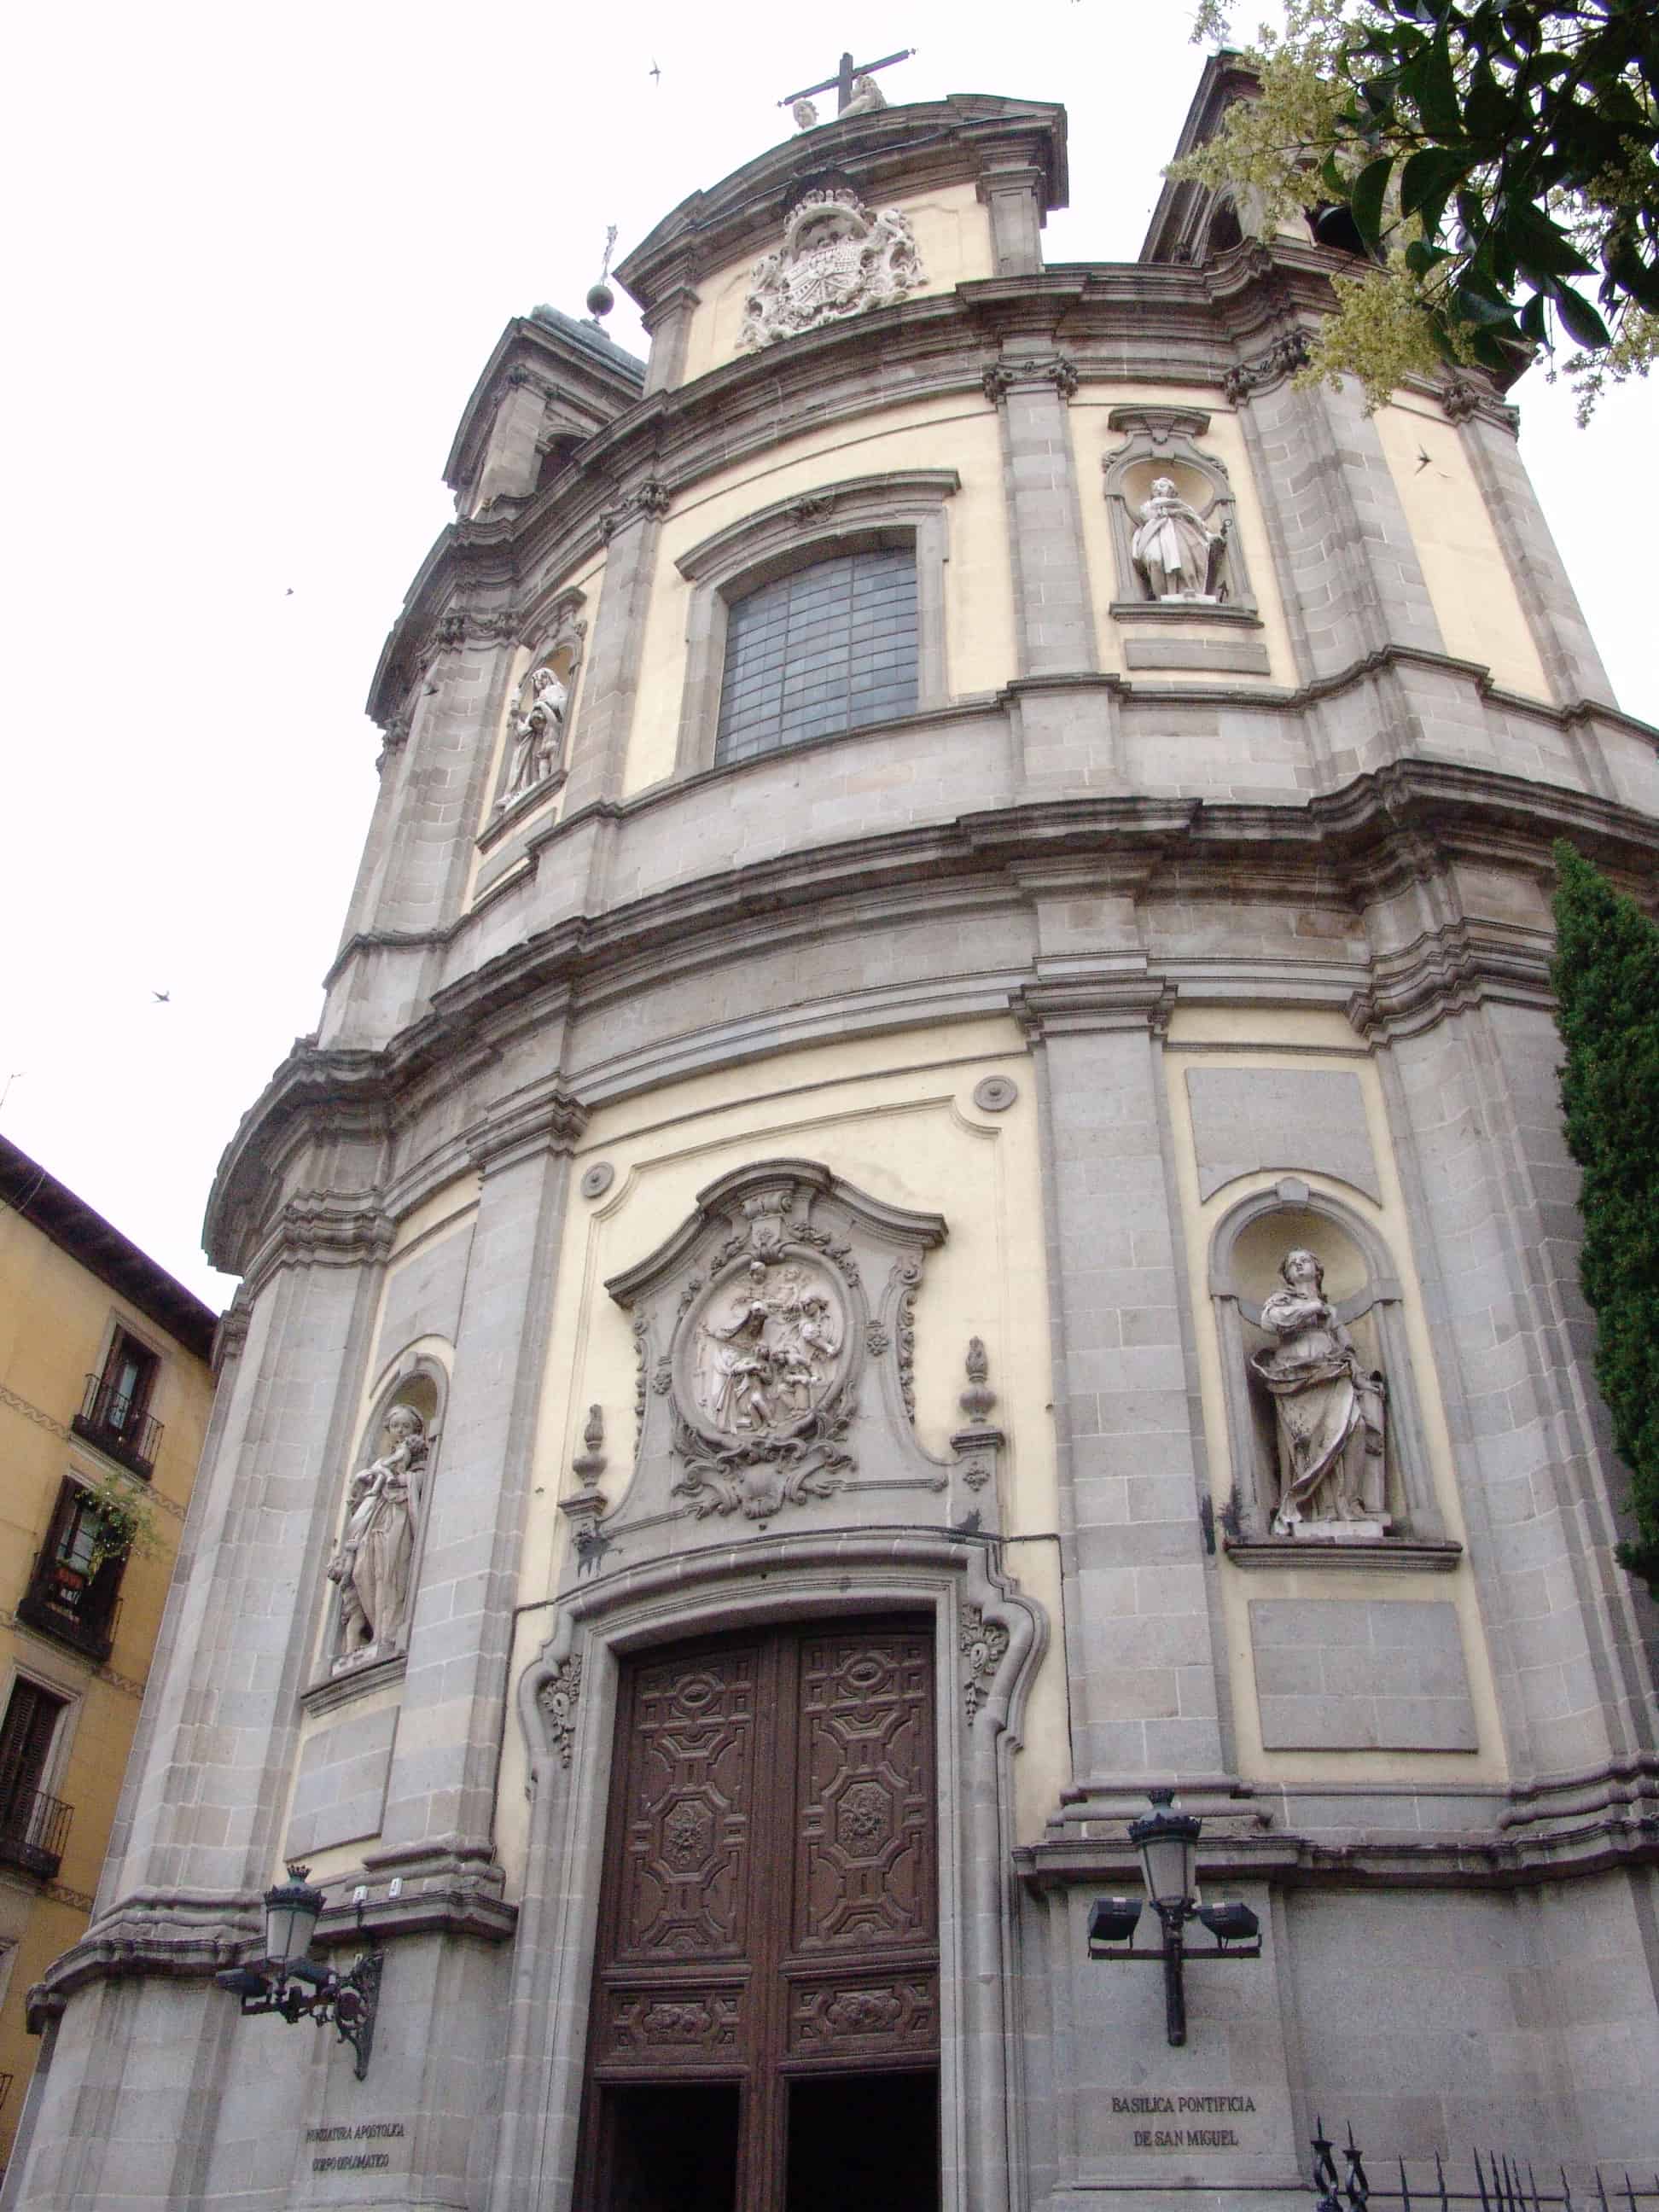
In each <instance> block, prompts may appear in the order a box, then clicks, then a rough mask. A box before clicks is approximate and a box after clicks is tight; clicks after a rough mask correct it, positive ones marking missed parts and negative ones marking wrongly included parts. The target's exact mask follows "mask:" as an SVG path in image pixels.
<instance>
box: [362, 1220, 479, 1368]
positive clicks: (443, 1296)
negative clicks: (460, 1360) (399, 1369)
mask: <svg viewBox="0 0 1659 2212" xmlns="http://www.w3.org/2000/svg"><path fill="white" fill-rule="evenodd" d="M471 1249H472V1230H471V1224H470V1223H469V1224H468V1225H466V1226H465V1227H464V1228H462V1229H459V1230H457V1231H454V1232H453V1234H451V1235H449V1236H447V1237H440V1238H439V1239H438V1240H437V1242H436V1243H432V1244H428V1245H427V1246H426V1247H425V1248H424V1249H422V1250H421V1251H419V1252H416V1254H415V1255H414V1256H413V1257H412V1258H410V1259H408V1260H403V1261H393V1262H392V1267H391V1269H390V1271H389V1272H388V1274H387V1277H386V1304H385V1307H384V1309H383V1311H382V1315H381V1320H380V1355H379V1356H380V1358H381V1359H383V1360H385V1359H388V1358H391V1357H392V1354H393V1353H394V1352H400V1351H402V1349H403V1347H404V1345H406V1344H412V1343H413V1342H414V1341H415V1340H416V1337H420V1336H441V1337H445V1338H447V1340H449V1341H450V1342H451V1343H452V1344H453V1342H454V1340H455V1333H456V1330H457V1329H458V1328H459V1324H460V1314H461V1293H462V1291H463V1290H464V1289H465V1286H466V1262H467V1256H468V1255H469V1253H470V1252H471Z"/></svg>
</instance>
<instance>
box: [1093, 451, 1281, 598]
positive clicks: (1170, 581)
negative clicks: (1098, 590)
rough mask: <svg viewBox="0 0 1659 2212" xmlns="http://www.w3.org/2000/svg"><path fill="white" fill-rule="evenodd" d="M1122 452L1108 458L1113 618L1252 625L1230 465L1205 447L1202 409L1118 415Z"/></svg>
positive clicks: (1104, 462)
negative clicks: (1235, 621) (1232, 621)
mask: <svg viewBox="0 0 1659 2212" xmlns="http://www.w3.org/2000/svg"><path fill="white" fill-rule="evenodd" d="M1107 422H1108V424H1109V428H1112V429H1113V430H1120V431H1122V432H1123V433H1124V434H1125V435H1124V441H1123V443H1122V444H1121V445H1120V446H1118V447H1115V448H1114V449H1113V451H1112V452H1110V453H1108V454H1106V455H1105V457H1104V458H1103V460H1102V462H1101V468H1102V470H1103V472H1104V477H1105V486H1104V489H1105V498H1106V504H1107V507H1108V509H1109V513H1110V516H1111V526H1112V546H1113V551H1114V555H1115V562H1116V569H1117V592H1116V597H1115V601H1114V603H1113V606H1112V612H1113V613H1114V614H1115V615H1117V616H1120V617H1121V616H1125V615H1146V614H1149V613H1152V612H1156V613H1158V614H1159V615H1162V616H1165V617H1173V618H1175V619H1177V620H1179V619H1181V618H1182V617H1186V618H1187V619H1189V620H1190V619H1194V618H1203V617H1209V618H1211V619H1214V618H1216V617H1231V618H1234V619H1237V618H1239V617H1243V618H1244V619H1245V620H1247V621H1249V620H1251V619H1253V618H1254V616H1255V602H1254V599H1253V598H1252V595H1251V592H1250V586H1249V576H1248V574H1246V571H1245V566H1244V554H1243V546H1242V545H1241V544H1240V542H1239V536H1238V523H1237V501H1236V499H1235V497H1234V494H1233V489H1232V485H1231V482H1230V480H1229V477H1228V474H1227V470H1226V467H1225V464H1224V463H1223V462H1222V461H1221V460H1220V459H1218V457H1217V456H1216V455H1215V454H1214V453H1211V452H1209V451H1207V450H1206V449H1205V448H1204V447H1201V446H1200V443H1199V441H1200V439H1202V438H1203V436H1204V435H1205V433H1206V431H1207V430H1208V428H1209V427H1210V418H1209V416H1207V415H1206V414H1204V413H1203V412H1201V411H1200V410H1199V409H1196V408H1187V407H1114V408H1113V409H1112V410H1111V413H1110V414H1109V416H1108V417H1107Z"/></svg>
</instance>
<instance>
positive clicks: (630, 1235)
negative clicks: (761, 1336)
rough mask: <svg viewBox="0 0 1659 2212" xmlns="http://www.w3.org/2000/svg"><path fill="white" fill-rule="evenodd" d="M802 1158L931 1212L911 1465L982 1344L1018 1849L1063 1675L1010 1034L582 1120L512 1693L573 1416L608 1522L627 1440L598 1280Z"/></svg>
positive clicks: (874, 1042)
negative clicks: (935, 1244)
mask: <svg viewBox="0 0 1659 2212" xmlns="http://www.w3.org/2000/svg"><path fill="white" fill-rule="evenodd" d="M991 1073H1009V1074H1012V1076H1013V1077H1014V1078H1015V1079H1016V1081H1017V1082H1018V1085H1019V1090H1020V1095H1019V1097H1018V1101H1017V1102H1016V1103H1015V1104H1014V1105H1013V1107H1012V1109H1010V1110H1008V1111H1007V1112H1006V1113H1003V1114H999V1115H987V1114H985V1113H982V1112H981V1110H980V1109H978V1108H977V1107H975V1105H974V1103H973V1101H972V1093H973V1090H974V1086H975V1084H976V1083H977V1082H978V1081H979V1080H980V1079H981V1077H982V1076H985V1075H987V1074H991ZM600 1158H603V1159H605V1160H607V1161H609V1162H610V1163H611V1166H612V1167H613V1168H614V1169H615V1170H616V1179H615V1181H614V1182H613V1183H612V1184H611V1187H610V1188H609V1189H608V1190H607V1191H606V1192H605V1194H604V1195H603V1196H602V1197H601V1198H599V1200H585V1199H582V1198H580V1196H574V1197H573V1199H572V1200H571V1205H570V1209H569V1213H568V1220H567V1225H566V1231H565V1237H564V1243H563V1249H562V1252H561V1255H560V1260H559V1266H558V1281H559V1283H560V1285H561V1286H562V1287H561V1290H560V1293H559V1297H558V1299H557V1303H556V1310H555V1312H554V1314H553V1316H552V1320H551V1325H550V1330H549V1338H548V1341H549V1346H550V1350H549V1357H548V1364H547V1370H546V1376H545V1381H544V1390H543V1395H542V1401H541V1410H540V1421H539V1426H538V1438H537V1445H536V1455H535V1473H534V1478H533V1486H534V1495H533V1497H532V1501H531V1511H530V1520H529V1526H528V1528H527V1531H526V1542H525V1550H524V1557H523V1567H522V1571H521V1575H520V1595H519V1603H520V1608H521V1610H520V1616H519V1623H518V1635H517V1640H516V1644H515V1646H514V1651H513V1680H515V1681H516V1680H518V1679H519V1678H520V1675H521V1674H522V1673H523V1671H524V1669H525V1668H526V1667H527V1666H528V1665H529V1664H530V1663H531V1662H532V1659H533V1658H534V1656H535V1655H536V1653H537V1651H538V1650H539V1649H540V1647H541V1646H542V1644H544V1641H545V1640H546V1638H547V1637H548V1636H549V1634H550V1632H551V1629H552V1626H553V1623H554V1618H555V1615H554V1611H553V1607H552V1606H551V1603H550V1600H551V1596H552V1593H553V1591H554V1589H555V1588H556V1583H557V1580H558V1575H559V1571H560V1565H561V1561H562V1556H563V1552H564V1548H565V1546H566V1544H567V1542H568V1533H567V1529H566V1527H565V1523H564V1516H562V1515H561V1514H560V1513H559V1512H558V1511H557V1510H556V1505H557V1500H558V1498H559V1497H560V1496H561V1495H562V1493H564V1492H566V1491H568V1490H574V1489H575V1488H576V1487H577V1484H576V1481H575V1478H574V1476H573V1475H572V1474H571V1473H570V1462H571V1460H572V1458H573V1456H574V1455H575V1454H576V1453H577V1452H579V1451H580V1450H581V1449H582V1443H581V1430H582V1425H583V1424H584V1422H585V1421H586V1418H587V1409H588V1407H590V1406H592V1405H595V1404H597V1405H599V1406H600V1407H603V1408H604V1412H605V1440H606V1441H605V1449H606V1452H607V1454H608V1455H609V1461H610V1464H609V1466H608V1468H607V1469H606V1472H605V1477H604V1480H603V1483H602V1488H603V1489H604V1491H605V1495H606V1497H607V1498H609V1499H610V1500H611V1504H612V1506H613V1508H614V1507H615V1506H616V1505H617V1504H620V1503H621V1501H622V1499H623V1497H624V1496H625V1494H626V1490H627V1485H628V1480H629V1474H630V1472H631V1465H632V1447H633V1437H634V1384H635V1353H634V1341H633V1337H632V1334H631V1331H630V1328H629V1316H627V1315H626V1314H625V1313H624V1312H623V1310H622V1309H621V1307H619V1306H618V1305H617V1304H615V1302H614V1301H613V1300H612V1299H611V1297H609V1296H607V1294H606V1292H605V1278H606V1277H607V1276H609V1275H611V1274H614V1273H616V1272H617V1270H618V1269H619V1268H622V1267H627V1266H629V1265H631V1264H632V1263H633V1262H635V1261H638V1260H640V1259H641V1258H642V1257H644V1255H646V1254H647V1253H649V1252H651V1251H653V1249H655V1248H656V1246H657V1245H658V1244H659V1243H661V1242H662V1240H663V1239H664V1238H665V1237H667V1236H668V1235H669V1234H670V1232H671V1231H673V1230H675V1229H677V1228H678V1227H679V1225H681V1224H682V1222H683V1221H684V1219H685V1218H686V1217H687V1215H688V1214H689V1213H690V1212H691V1211H692V1208H693V1206H694V1202H695V1199H696V1193H697V1191H698V1190H699V1189H701V1188H702V1187H703V1186H704V1185H705V1184H706V1183H708V1182H711V1181H713V1180H714V1177H715V1176H720V1175H722V1174H724V1173H726V1172H727V1171H728V1170H732V1169H733V1168H737V1167H740V1166H744V1165H746V1164H750V1163H751V1162H753V1161H757V1160H763V1159H769V1158H810V1159H814V1160H817V1161H821V1162H822V1163H823V1164H824V1165H825V1166H827V1167H829V1169H830V1170H832V1171H833V1172H834V1173H835V1174H836V1175H838V1176H842V1177H844V1178H845V1179H846V1180H847V1181H848V1182H851V1183H853V1184H854V1185H856V1186H857V1187H858V1188H860V1189H861V1190H864V1191H866V1192H868V1193H869V1194H872V1196H874V1197H876V1198H878V1199H883V1200H887V1201H889V1202H890V1203H891V1204H893V1205H896V1206H909V1207H915V1208H918V1209H921V1210H923V1211H927V1212H940V1213H942V1214H944V1216H945V1219H946V1221H947V1223H948V1225H949V1236H948V1237H947V1240H946V1242H945V1244H944V1245H943V1246H942V1247H941V1248H940V1249H939V1250H938V1251H936V1252H933V1253H932V1254H930V1255H929V1256H928V1259H927V1264H926V1268H925V1272H924V1276H923V1281H922V1285H921V1291H920V1293H919V1295H918V1297H917V1300H916V1307H915V1330H916V1358H915V1385H916V1429H917V1434H918V1436H919V1437H920V1439H921V1443H922V1445H923V1447H924V1448H925V1449H927V1451H929V1452H931V1453H933V1454H934V1455H938V1456H940V1457H944V1458H948V1457H949V1456H950V1451H951V1445H950V1438H951V1431H953V1430H954V1429H957V1428H959V1427H960V1426H961V1425H962V1419H963V1416H962V1413H961V1412H960V1409H959V1407H958V1404H957V1396H958V1394H959V1392H960V1391H961V1389H963V1356H964V1353H965V1351H966V1347H967V1343H968V1340H969V1337H970V1336H975V1335H977V1336H980V1337H982V1338H983V1339H984V1341H985V1344H986V1347H987V1352H988V1353H989V1356H990V1361H991V1378H990V1379H991V1383H992V1386H993V1388H994V1389H996V1390H997V1391H998V1393H999V1394H1000V1395H999V1403H998V1406H997V1409H996V1413H995V1416H994V1418H995V1419H996V1420H997V1421H998V1423H999V1424H1000V1425H1001V1426H1002V1427H1003V1428H1004V1429H1005V1430H1006V1432H1007V1434H1008V1437H1009V1438H1010V1443H1009V1446H1008V1449H1007V1451H1006V1454H1005V1455H1004V1462H1003V1469H1002V1478H1001V1479H1002V1481H1003V1485H1004V1496H1003V1511H1004V1516H1005V1521H1006V1527H1007V1530H1008V1533H1009V1534H1010V1535H1012V1536H1017V1537H1019V1538H1022V1539H1025V1540H1027V1541H1021V1542H1020V1543H1019V1544H1018V1546H1013V1547H1010V1549H1009V1551H1008V1553H1007V1554H1006V1558H1007V1561H1008V1564H1009V1566H1010V1569H1011V1571H1012V1572H1013V1573H1014V1575H1015V1576H1016V1577H1017V1579H1018V1583H1019V1586H1020V1588H1021V1589H1022V1590H1024V1592H1025V1593H1026V1594H1027V1595H1030V1597H1032V1598H1034V1599H1035V1600H1036V1602H1037V1603H1038V1604H1039V1605H1040V1606H1042V1607H1043V1609H1044V1611H1045V1613H1047V1615H1048V1620H1049V1622H1050V1624H1051V1626H1052V1627H1053V1628H1054V1637H1053V1638H1052V1639H1051V1642H1050V1644H1049V1648H1048V1653H1047V1655H1046V1656H1045V1658H1044V1660H1043V1662H1042V1668H1041V1669H1040V1671H1039V1673H1038V1675H1037V1678H1036V1684H1035V1686H1034V1688H1033V1691H1032V1693H1031V1699H1030V1705H1029V1706H1028V1708H1027V1711H1026V1717H1025V1722H1024V1728H1023V1729H1022V1735H1023V1739H1024V1750H1023V1752H1022V1753H1021V1754H1020V1756H1019V1758H1018V1760H1017V1761H1016V1763H1015V1774H1016V1783H1017V1817H1018V1824H1019V1829H1020V1833H1021V1836H1022V1838H1023V1839H1025V1840H1030V1839H1032V1838H1035V1836H1036V1834H1037V1833H1038V1832H1040V1830H1041V1827H1042V1821H1043V1819H1044V1817H1045V1816H1046V1814H1048V1812H1049V1811H1050V1810H1051V1808H1052V1807H1053V1805H1054V1802H1055V1799H1056V1797H1057V1795H1058V1793H1059V1791H1060V1789H1061V1788H1062V1787H1064V1786H1065V1784H1066V1782H1067V1781H1068V1780H1069V1779H1070V1776H1069V1771H1068V1768H1067V1761H1066V1706H1065V1688H1064V1682H1063V1679H1062V1676H1063V1668H1062V1664H1061V1661H1060V1654H1059V1650H1058V1644H1059V1636H1058V1629H1059V1620H1060V1610H1059V1608H1060V1577H1059V1553H1058V1547H1057V1545H1056V1544H1055V1543H1054V1541H1051V1540H1052V1536H1053V1532H1054V1529H1055V1527H1056V1490H1055V1472H1054V1447H1053V1421H1052V1414H1051V1408H1050V1405H1049V1395H1048V1393H1049V1376H1050V1371H1051V1370H1050V1364H1049V1357H1048V1296H1047V1277H1046V1272H1045V1265H1044V1254H1043V1236H1042V1200H1041V1192H1040V1188H1039V1180H1038V1154H1037V1127H1036V1096H1035V1089H1034V1085H1033V1084H1032V1081H1031V1079H1030V1070H1029V1067H1028V1066H1026V1065H1025V1049H1024V1042H1023V1040H1022V1038H1021V1036H1020V1033H1019V1031H1018V1028H1017V1027H1016V1026H1015V1025H1014V1024H1013V1023H1012V1022H1011V1021H1005V1020H994V1019H992V1020H984V1021H977V1022H971V1023H964V1024H960V1025H958V1026H956V1027H951V1028H945V1027H940V1028H935V1029H932V1030H914V1031H905V1032H902V1033H900V1034H898V1035H896V1036H890V1037H884V1038H871V1039H862V1040H859V1041H857V1042H848V1043H842V1044H837V1045H834V1046H827V1047H824V1048H822V1049H819V1050H812V1051H802V1052H797V1053H788V1054H780V1055H779V1056H778V1057H777V1058H775V1059H771V1060H765V1061H763V1062H761V1063H758V1064H757V1065H755V1066H749V1067H746V1068H733V1069H730V1070H727V1071H725V1072H723V1073H717V1074H710V1075H707V1076H702V1077H699V1078H697V1079H694V1080H692V1081H690V1082H687V1083H684V1084H681V1085H676V1086H675V1087H674V1088H673V1089H671V1090H664V1091H653V1092H652V1093H650V1094H649V1096H648V1097H642V1098H640V1099H638V1100H635V1101H633V1102H631V1103H628V1104H625V1105H618V1106H617V1107H614V1108H610V1109H605V1110H603V1111H601V1112H599V1113H597V1114H595V1115H594V1117H593V1120H592V1122H591V1123H590V1124H589V1126H588V1128H587V1130H586V1133H585V1136H584V1139H583V1142H582V1146H581V1150H580V1152H579V1153H578V1154H577V1157H576V1158H575V1160H574V1163H573V1166H572V1173H573V1178H579V1177H580V1174H581V1171H582V1170H583V1168H584V1167H585V1166H586V1165H587V1164H590V1163H591V1162H592V1161H593V1160H596V1159H600ZM525 1780H526V1762H525V1751H524V1745H523V1741H522V1737H521V1735H520V1730H519V1729H518V1727H517V1725H516V1723H513V1724H512V1725H510V1726H509V1728H508V1730H507V1741H506V1747H505V1756H504V1761H503V1767H502V1772H501V1785H500V1790H499V1795H498V1800H497V1814H496V1817H497V1822H498V1826H497V1844H498V1848H499V1850H500V1851H501V1857H502V1860H503V1862H504V1863H505V1864H506V1866H507V1869H508V1881H509V1888H510V1890H511V1892H512V1893H514V1894H516V1893H517V1891H518V1887H519V1885H520V1883H521V1881H522V1879H523V1870H524V1863H525V1852H526V1847H527V1840H528V1826H527V1808H526V1797H525V1789H524V1784H525Z"/></svg>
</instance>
